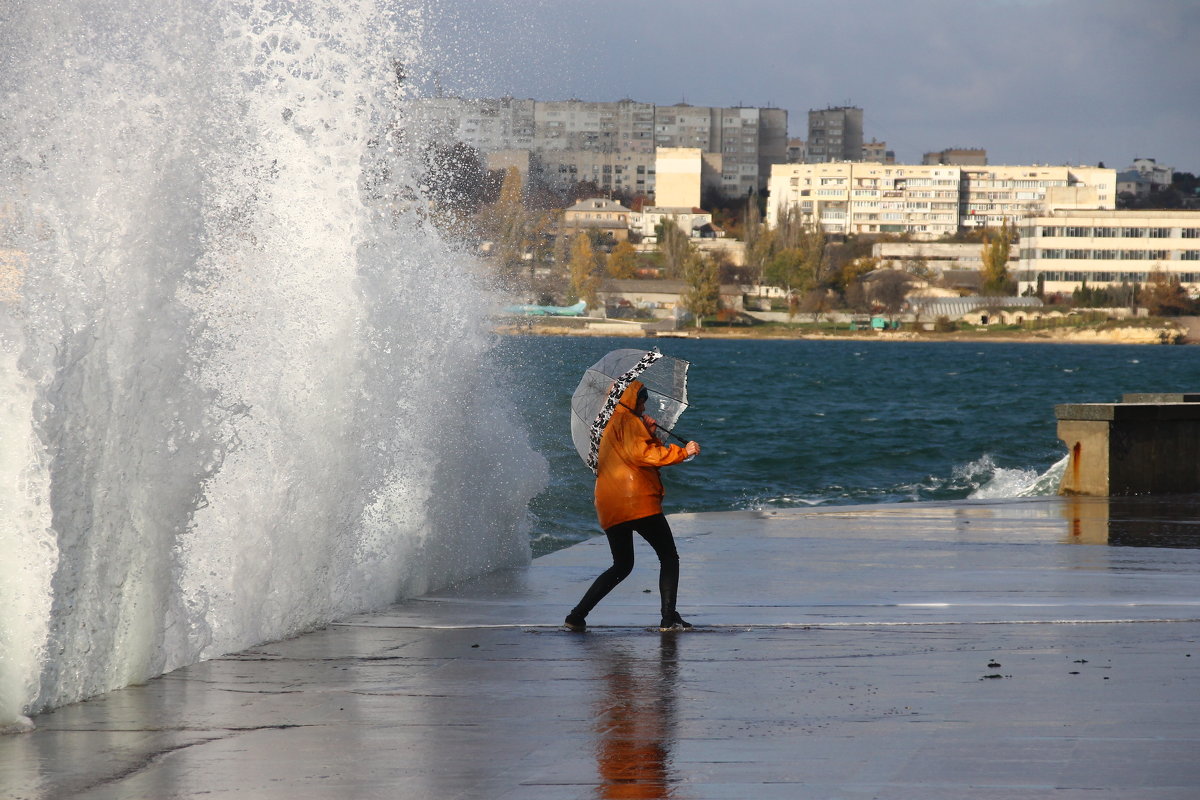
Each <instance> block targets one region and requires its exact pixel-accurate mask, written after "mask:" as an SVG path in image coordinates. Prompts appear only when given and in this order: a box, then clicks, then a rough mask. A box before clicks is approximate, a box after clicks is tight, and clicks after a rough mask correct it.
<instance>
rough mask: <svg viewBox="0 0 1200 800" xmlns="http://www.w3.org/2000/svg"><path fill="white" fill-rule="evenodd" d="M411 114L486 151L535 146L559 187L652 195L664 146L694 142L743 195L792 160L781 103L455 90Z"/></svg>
mask: <svg viewBox="0 0 1200 800" xmlns="http://www.w3.org/2000/svg"><path fill="white" fill-rule="evenodd" d="M406 113H407V114H408V115H409V116H410V118H411V119H414V120H416V121H417V122H418V124H424V125H427V126H428V129H429V131H430V133H431V135H433V136H434V137H435V138H438V139H442V140H460V141H463V142H466V143H467V144H469V145H471V146H472V147H475V148H476V149H478V150H480V151H481V152H483V153H485V154H488V153H492V152H496V151H512V150H528V151H530V153H531V154H532V155H533V157H534V158H533V159H531V162H532V163H533V164H535V165H536V166H534V167H533V169H532V170H531V172H532V175H531V177H532V178H536V179H540V180H542V181H544V182H545V183H547V184H549V185H551V186H556V187H559V188H565V187H566V186H569V185H570V184H571V183H573V182H575V181H582V180H594V181H595V182H596V183H597V185H598V186H600V187H601V189H606V190H617V189H627V190H629V191H632V192H637V193H642V192H644V193H652V192H653V191H654V189H655V172H654V154H655V151H656V150H657V148H659V147H672V148H674V147H687V148H698V149H700V150H701V151H702V152H703V153H705V155H706V161H707V163H708V164H709V165H710V167H712V168H714V169H715V172H714V173H713V174H714V177H713V179H712V180H713V184H712V185H714V186H717V187H719V188H721V189H722V190H724V191H725V192H727V193H729V194H734V195H742V194H746V193H747V192H749V191H751V190H761V189H764V188H766V182H767V179H768V177H769V175H770V167H771V165H772V164H775V163H782V162H783V161H784V160H786V158H787V111H785V110H783V109H778V108H716V107H709V106H690V105H687V104H679V105H674V106H655V105H653V104H650V103H639V102H636V101H634V100H628V99H627V100H621V101H618V102H613V103H599V102H585V101H582V100H562V101H538V100H518V99H515V98H499V99H483V100H468V99H463V98H457V97H452V98H425V99H419V100H414V101H412V102H411V103H409V104H408V106H407V107H406Z"/></svg>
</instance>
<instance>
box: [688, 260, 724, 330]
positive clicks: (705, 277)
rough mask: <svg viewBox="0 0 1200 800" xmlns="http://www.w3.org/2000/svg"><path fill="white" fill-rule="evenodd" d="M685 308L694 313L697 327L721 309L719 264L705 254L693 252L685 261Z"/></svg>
mask: <svg viewBox="0 0 1200 800" xmlns="http://www.w3.org/2000/svg"><path fill="white" fill-rule="evenodd" d="M683 281H684V283H686V284H687V288H686V289H685V290H684V292H683V296H682V301H683V307H684V308H686V309H687V310H688V311H690V312H691V313H692V316H693V317H694V318H695V320H696V327H697V328H699V327H701V324H702V320H703V318H704V317H710V316H712V315H713V314H716V313H717V311H718V310H720V307H721V285H720V281H719V277H718V267H717V263H716V262H715V261H713V260H712V259H711V258H708V257H707V256H705V255H704V254H703V253H699V252H696V250H694V249H693V250H692V251H691V252H689V253H688V254H687V255H686V256H685V257H684V260H683Z"/></svg>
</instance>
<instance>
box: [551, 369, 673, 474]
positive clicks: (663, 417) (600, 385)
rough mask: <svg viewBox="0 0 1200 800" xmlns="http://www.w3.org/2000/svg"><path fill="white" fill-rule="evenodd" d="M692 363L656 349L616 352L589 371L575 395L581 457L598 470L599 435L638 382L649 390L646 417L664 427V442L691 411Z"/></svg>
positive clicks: (574, 430) (574, 429) (574, 426)
mask: <svg viewBox="0 0 1200 800" xmlns="http://www.w3.org/2000/svg"><path fill="white" fill-rule="evenodd" d="M687 371H688V362H686V361H684V360H682V359H679V358H671V357H670V356H664V355H663V354H662V353H660V352H658V349H657V348H655V349H653V350H648V351H647V350H613V351H612V352H611V353H609V354H608V355H606V356H605V357H604V358H602V359H600V360H599V361H597V362H596V363H595V364H593V365H592V366H590V367H588V368H587V371H586V372H584V373H583V379H582V380H580V381H579V386H578V387H576V389H575V394H574V395H572V396H571V440H572V441H573V442H574V443H575V449H576V450H577V451H578V452H579V457H580V458H582V459H583V461H584V463H585V464H587V465H588V467H589V468H590V469H591V470H592V472H593V473H595V472H596V471H597V461H596V459H597V455H598V453H599V451H600V436H601V434H603V433H604V427H605V426H606V425H608V420H609V419H610V418H611V417H612V413H613V410H614V409H615V408H616V407H617V403H618V402H620V400H621V394H622V393H623V392H624V391H625V389H626V387H628V386H629V383H630V382H631V381H633V380H634V379H636V380H640V381H641V382H642V383H643V384H645V386H646V391H647V392H648V393H649V397H647V398H646V413H647V414H648V415H650V416H651V417H654V419H655V421H656V422H657V423H658V424H659V427H660V430H659V438H662V437H664V436H665V435H666V434H667V432H669V431H670V430H671V428H673V427H674V426H675V423H676V422H677V421H678V420H679V415H680V414H682V413H683V412H684V409H686V408H687V405H688V403H687Z"/></svg>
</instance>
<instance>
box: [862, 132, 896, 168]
mask: <svg viewBox="0 0 1200 800" xmlns="http://www.w3.org/2000/svg"><path fill="white" fill-rule="evenodd" d="M859 160H860V161H878V162H879V163H880V164H895V163H896V153H895V151H893V150H888V146H887V142H877V141H875V138H874V137H872V138H871V141H869V142H863V146H862V158H860V159H859Z"/></svg>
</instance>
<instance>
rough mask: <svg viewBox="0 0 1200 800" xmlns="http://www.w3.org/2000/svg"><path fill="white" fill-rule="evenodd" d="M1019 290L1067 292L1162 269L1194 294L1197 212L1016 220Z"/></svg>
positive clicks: (1070, 213)
mask: <svg viewBox="0 0 1200 800" xmlns="http://www.w3.org/2000/svg"><path fill="white" fill-rule="evenodd" d="M1019 231H1020V234H1021V244H1020V254H1021V258H1020V264H1019V266H1018V270H1017V281H1018V284H1019V287H1020V288H1019V291H1021V292H1024V291H1028V290H1031V289H1036V288H1037V287H1038V282H1039V280H1040V281H1041V283H1042V288H1043V290H1044V291H1046V292H1049V293H1055V292H1062V293H1064V294H1066V293H1070V292H1072V291H1074V290H1075V289H1076V288H1078V287H1079V286H1080V285H1081V284H1082V283H1083V282H1084V281H1087V284H1088V285H1089V286H1092V287H1097V286H1105V285H1113V284H1115V285H1120V284H1122V283H1128V284H1134V283H1141V284H1144V283H1146V282H1147V280H1148V278H1149V276H1150V273H1151V272H1153V271H1156V270H1157V271H1162V272H1165V273H1167V274H1168V275H1170V276H1171V277H1174V278H1177V279H1178V280H1179V281H1180V283H1182V284H1183V285H1184V287H1185V288H1187V290H1188V292H1189V293H1190V294H1191V295H1192V296H1193V297H1194V296H1196V295H1197V294H1200V211H1180V210H1169V211H1166V210H1152V211H1116V210H1108V209H1106V210H1096V209H1090V210H1086V209H1080V210H1064V211H1056V212H1054V213H1048V214H1038V215H1034V216H1031V217H1028V218H1026V219H1024V220H1022V222H1021V225H1020V228H1019Z"/></svg>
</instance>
